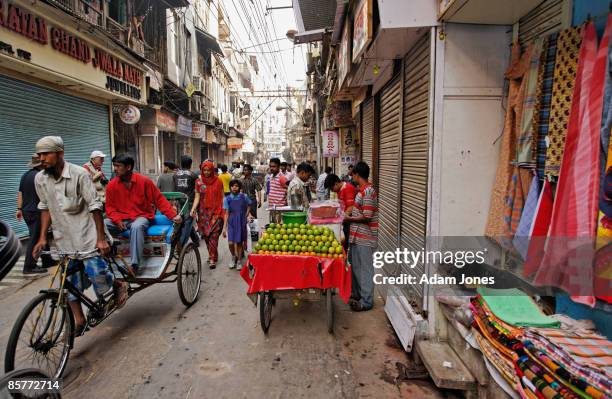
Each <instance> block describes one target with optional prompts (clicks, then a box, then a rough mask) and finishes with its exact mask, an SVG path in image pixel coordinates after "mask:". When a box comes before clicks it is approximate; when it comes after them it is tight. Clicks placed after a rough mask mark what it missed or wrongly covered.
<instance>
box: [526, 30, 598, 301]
mask: <svg viewBox="0 0 612 399" xmlns="http://www.w3.org/2000/svg"><path fill="white" fill-rule="evenodd" d="M582 36H583V38H582V45H581V48H580V55H579V60H578V71H577V74H576V85H575V89H574V95H573V97H572V108H571V112H570V117H569V122H568V129H567V138H566V144H565V150H564V154H563V160H562V162H561V170H560V172H559V182H558V186H557V196H556V198H555V203H554V206H553V214H552V221H551V227H550V231H549V239H548V242H547V247H546V253H545V255H544V259H543V260H542V264H541V266H540V269H539V270H538V273H537V275H536V278H535V280H534V282H535V283H536V284H538V285H553V286H556V287H560V288H563V289H564V290H565V291H566V292H568V293H569V294H570V295H576V296H580V298H576V299H577V300H578V301H579V302H582V303H588V304H590V305H592V304H594V299H589V298H588V296H590V295H591V294H592V292H593V268H592V261H593V259H594V242H595V237H596V230H597V212H598V194H599V140H600V139H599V137H600V136H599V131H600V128H601V118H602V102H603V90H604V79H605V71H606V60H607V49H608V39H609V32H608V31H606V34H605V35H604V38H603V39H602V45H605V49H606V57H603V58H602V59H599V58H598V56H597V52H598V51H597V33H596V32H595V26H594V25H593V23H592V22H591V23H588V24H587V25H586V27H585V29H584V30H583V34H582ZM591 239H592V240H593V245H589V240H591Z"/></svg>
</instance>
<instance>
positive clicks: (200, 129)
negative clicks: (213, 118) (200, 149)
mask: <svg viewBox="0 0 612 399" xmlns="http://www.w3.org/2000/svg"><path fill="white" fill-rule="evenodd" d="M204 133H205V127H204V125H203V124H201V123H197V122H193V123H192V124H191V137H193V138H194V139H201V140H202V141H204Z"/></svg>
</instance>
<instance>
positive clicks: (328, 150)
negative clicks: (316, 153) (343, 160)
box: [321, 130, 340, 158]
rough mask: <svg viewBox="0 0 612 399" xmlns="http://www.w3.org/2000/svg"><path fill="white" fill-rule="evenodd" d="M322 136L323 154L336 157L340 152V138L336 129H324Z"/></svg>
mask: <svg viewBox="0 0 612 399" xmlns="http://www.w3.org/2000/svg"><path fill="white" fill-rule="evenodd" d="M321 136H322V138H323V146H322V147H323V156H324V157H326V158H328V157H332V158H333V157H337V156H338V154H339V152H340V140H339V138H338V131H337V130H326V131H324V132H323V134H322V135H321Z"/></svg>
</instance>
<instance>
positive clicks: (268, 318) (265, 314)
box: [259, 292, 274, 334]
mask: <svg viewBox="0 0 612 399" xmlns="http://www.w3.org/2000/svg"><path fill="white" fill-rule="evenodd" d="M273 305H274V298H272V293H271V292H261V293H259V319H260V322H261V329H262V330H263V332H264V334H267V333H268V330H269V329H270V323H271V322H272V306H273Z"/></svg>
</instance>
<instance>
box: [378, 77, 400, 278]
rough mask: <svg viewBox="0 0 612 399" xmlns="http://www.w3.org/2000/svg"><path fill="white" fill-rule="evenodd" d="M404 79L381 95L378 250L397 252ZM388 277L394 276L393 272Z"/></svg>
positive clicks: (385, 89) (388, 272) (386, 88)
mask: <svg viewBox="0 0 612 399" xmlns="http://www.w3.org/2000/svg"><path fill="white" fill-rule="evenodd" d="M400 78H401V76H397V77H395V78H394V79H393V80H392V81H391V82H389V84H388V85H387V86H386V87H385V88H384V89H383V90H382V93H381V95H380V125H379V126H380V130H379V131H380V136H379V144H378V149H379V152H378V210H379V211H378V216H379V230H378V246H379V249H380V250H382V251H395V249H396V248H397V247H398V245H399V239H398V234H399V230H398V214H397V211H398V206H399V202H398V201H399V184H398V181H397V179H398V177H399V167H400V164H399V155H400V151H399V145H398V143H399V142H400V139H401V134H400V133H401V117H402V109H401V101H402V92H401V87H402V82H401V79H400ZM384 271H385V273H387V274H394V273H393V272H392V271H391V270H390V269H389V270H384Z"/></svg>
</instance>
